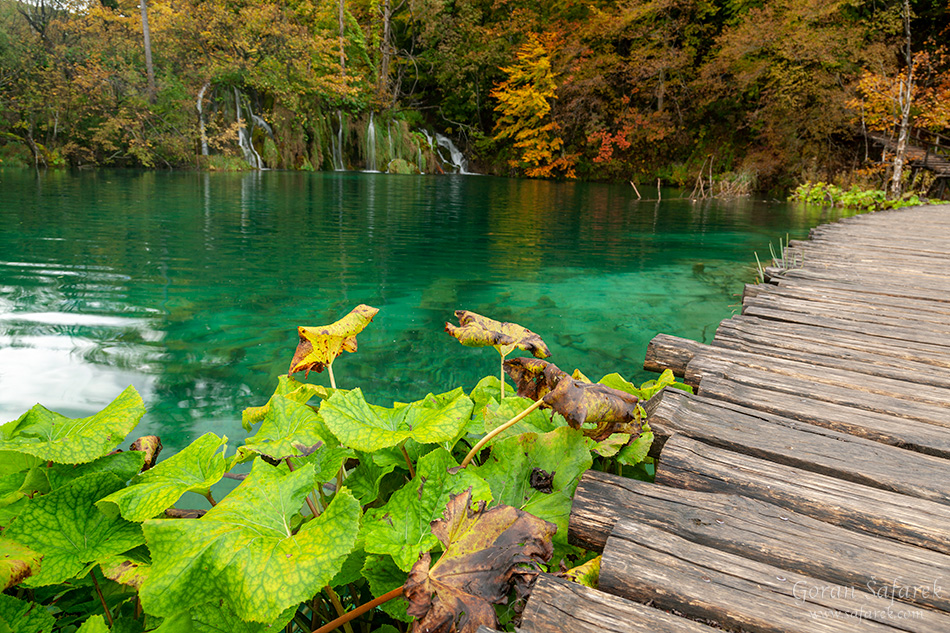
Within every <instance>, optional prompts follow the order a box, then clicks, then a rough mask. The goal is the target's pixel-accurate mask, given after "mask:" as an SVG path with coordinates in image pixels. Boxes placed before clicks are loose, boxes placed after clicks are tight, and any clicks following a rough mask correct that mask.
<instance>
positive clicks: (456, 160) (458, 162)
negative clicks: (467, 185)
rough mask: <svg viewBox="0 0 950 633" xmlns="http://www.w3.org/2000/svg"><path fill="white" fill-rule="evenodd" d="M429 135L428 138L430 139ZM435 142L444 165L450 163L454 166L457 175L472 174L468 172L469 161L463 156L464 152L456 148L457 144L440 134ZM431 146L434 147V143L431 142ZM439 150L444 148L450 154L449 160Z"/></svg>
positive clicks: (436, 135)
mask: <svg viewBox="0 0 950 633" xmlns="http://www.w3.org/2000/svg"><path fill="white" fill-rule="evenodd" d="M428 136H429V135H428V134H426V137H427V138H428ZM435 142H436V144H437V147H436V151H437V152H438V154H439V158H441V159H442V162H443V163H448V164H449V165H451V166H452V169H454V170H455V173H457V174H468V173H471V172H469V171H468V161H467V160H465V157H464V156H462V151H461V150H460V149H459V148H457V147H456V146H455V143H453V142H452V139H450V138H449V137H447V136H443V135H441V134H439V133H438V132H436V133H435ZM429 145H430V146H431V145H432V141H429ZM439 148H444V149H445V150H446V151H448V153H449V160H446V159H445V155H444V154H442V150H441V149H439Z"/></svg>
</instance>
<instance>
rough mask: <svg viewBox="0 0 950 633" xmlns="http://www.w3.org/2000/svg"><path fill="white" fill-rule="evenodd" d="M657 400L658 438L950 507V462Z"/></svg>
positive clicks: (673, 395)
mask: <svg viewBox="0 0 950 633" xmlns="http://www.w3.org/2000/svg"><path fill="white" fill-rule="evenodd" d="M657 399H658V400H659V402H658V403H657V404H656V405H654V408H653V411H652V412H651V414H650V418H649V420H650V427H651V428H652V429H653V431H654V433H655V434H656V435H657V436H663V437H669V436H670V435H672V434H673V433H682V434H684V435H687V436H689V437H692V438H694V439H697V440H701V441H703V442H705V443H707V444H710V445H713V446H718V447H720V448H725V449H729V450H732V451H736V452H739V453H743V454H745V455H751V456H754V457H759V458H761V459H767V460H769V461H772V462H775V463H777V464H785V465H788V466H794V467H796V468H800V469H802V470H807V471H810V472H814V473H821V474H824V475H828V476H831V477H836V478H838V479H843V480H846V481H850V482H855V483H859V484H864V485H866V486H872V487H875V488H880V489H882V490H890V491H892V492H897V493H901V494H905V495H910V496H914V497H919V498H921V499H929V500H931V501H935V502H938V503H945V504H950V462H948V461H947V460H944V459H941V458H939V457H934V456H932V455H921V454H917V453H913V452H910V451H905V450H903V449H900V448H897V447H895V446H888V445H886V444H880V443H878V442H873V441H871V440H867V439H864V438H861V437H855V436H853V435H848V434H846V433H840V432H838V431H834V430H831V429H826V428H823V427H819V426H815V425H812V424H808V423H804V422H799V421H797V420H789V419H787V418H782V417H779V416H775V415H772V414H769V413H765V412H759V411H755V410H752V409H747V408H744V407H740V406H737V405H731V404H729V403H720V402H717V401H715V400H709V399H707V398H702V397H697V396H690V395H688V394H686V393H683V392H678V391H676V390H675V389H672V390H671V389H667V390H664V392H663V393H662V394H660V395H658V396H657ZM948 435H950V432H948ZM664 452H665V448H664V449H663V452H661V456H662V455H663V453H664Z"/></svg>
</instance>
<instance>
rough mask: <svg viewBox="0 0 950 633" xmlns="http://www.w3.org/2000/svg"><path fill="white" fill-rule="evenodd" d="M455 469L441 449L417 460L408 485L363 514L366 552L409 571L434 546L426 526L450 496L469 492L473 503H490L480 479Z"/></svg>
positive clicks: (449, 458) (437, 514) (466, 470)
mask: <svg viewBox="0 0 950 633" xmlns="http://www.w3.org/2000/svg"><path fill="white" fill-rule="evenodd" d="M457 467H458V463H457V462H456V461H455V460H454V459H453V458H452V455H451V454H450V453H449V452H448V451H446V450H445V449H442V448H437V449H435V450H434V451H432V452H431V453H429V454H428V455H426V456H425V457H423V458H422V459H420V460H419V463H418V465H417V466H416V476H415V477H413V479H412V481H410V482H409V483H407V484H406V485H405V486H403V487H402V488H400V489H399V490H397V491H396V492H395V493H393V495H392V496H391V497H390V498H389V501H388V502H387V503H386V505H384V506H383V507H381V508H376V509H373V510H370V511H369V512H367V513H366V517H365V518H364V520H363V537H364V539H365V541H366V551H367V552H370V553H373V554H389V555H390V556H392V557H393V560H394V561H396V564H397V565H398V566H399V568H400V569H402V570H403V571H409V569H411V568H412V565H413V564H414V563H415V562H416V559H418V558H419V554H420V553H422V552H427V551H429V550H430V549H432V547H434V546H435V545H437V544H438V539H436V537H435V536H434V535H433V534H432V532H431V530H430V529H429V524H430V523H431V522H432V521H434V520H435V519H437V518H439V517H440V516H442V512H443V511H445V504H446V503H448V501H449V497H450V496H451V495H453V494H457V493H459V492H462V491H463V490H467V489H469V488H472V496H473V498H474V499H475V500H477V501H487V500H489V499H491V491H490V490H489V487H488V484H487V483H485V481H484V480H483V479H481V478H480V477H478V476H477V475H476V474H475V473H473V472H470V471H469V470H468V469H463V470H461V471H457V470H456V469H457ZM450 469H452V472H450Z"/></svg>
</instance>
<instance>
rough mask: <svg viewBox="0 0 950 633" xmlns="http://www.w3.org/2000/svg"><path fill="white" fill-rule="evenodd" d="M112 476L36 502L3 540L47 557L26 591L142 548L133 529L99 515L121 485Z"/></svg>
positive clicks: (93, 477) (97, 476)
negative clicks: (104, 502)
mask: <svg viewBox="0 0 950 633" xmlns="http://www.w3.org/2000/svg"><path fill="white" fill-rule="evenodd" d="M123 483H124V482H123V481H121V480H120V479H119V478H118V477H116V476H115V475H114V474H112V473H92V474H90V475H86V476H85V477H81V478H79V479H77V480H75V481H73V482H72V483H70V484H68V485H66V486H64V487H62V488H60V489H59V490H54V491H53V492H51V493H49V494H48V495H44V496H42V497H37V498H36V499H33V500H32V501H31V502H30V503H29V505H27V506H26V508H25V509H24V510H23V512H21V513H20V515H19V516H18V517H17V518H16V519H15V520H14V521H13V523H11V524H10V527H8V528H7V529H6V531H5V532H4V534H3V535H4V536H5V537H6V538H9V539H13V540H14V541H17V542H19V543H22V544H23V545H26V546H28V547H29V548H30V549H32V550H34V551H36V552H39V553H40V554H42V555H43V563H42V566H41V568H40V571H39V573H38V574H34V575H33V576H31V577H30V578H28V579H27V580H26V582H25V584H26V585H28V586H33V587H36V586H42V585H51V584H55V583H59V582H62V581H64V580H68V579H69V578H74V577H76V576H78V575H81V574H84V573H86V572H87V571H88V570H89V569H90V568H91V567H92V566H93V565H95V563H96V562H98V561H99V560H100V559H104V558H106V557H108V556H110V555H112V554H118V553H120V552H124V551H126V550H128V549H131V548H133V547H135V546H136V545H139V544H141V543H142V542H144V539H143V538H142V530H141V528H140V527H139V526H138V525H137V524H135V523H129V522H128V521H125V520H123V519H121V518H110V517H107V516H106V515H104V514H102V513H101V512H99V510H98V509H96V506H95V503H96V501H98V500H99V499H102V498H103V497H105V496H107V495H109V494H110V493H112V492H115V491H116V490H117V489H119V488H121V487H122V485H123Z"/></svg>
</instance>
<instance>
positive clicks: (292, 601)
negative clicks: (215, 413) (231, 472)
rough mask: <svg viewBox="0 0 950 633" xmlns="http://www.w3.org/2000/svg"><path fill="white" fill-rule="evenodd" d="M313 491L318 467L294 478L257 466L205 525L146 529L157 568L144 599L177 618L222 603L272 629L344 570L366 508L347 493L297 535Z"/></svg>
mask: <svg viewBox="0 0 950 633" xmlns="http://www.w3.org/2000/svg"><path fill="white" fill-rule="evenodd" d="M312 486H313V467H312V466H310V465H309V464H308V465H305V466H303V467H301V468H299V469H297V470H295V471H293V472H291V473H285V472H283V471H282V470H280V469H277V468H273V467H271V466H269V465H267V464H265V463H264V462H262V461H261V460H256V461H255V462H254V466H253V467H252V469H251V472H250V474H249V475H248V477H247V478H246V479H245V480H244V481H243V482H241V485H239V486H238V487H237V488H235V489H234V490H233V491H232V492H231V493H230V494H229V495H228V496H227V497H225V498H224V499H223V500H222V501H221V502H220V503H218V505H216V506H215V507H213V508H211V510H209V511H208V513H207V514H205V515H204V516H203V517H201V518H200V519H194V520H188V521H169V520H167V519H165V520H162V519H159V520H150V521H146V522H145V524H144V526H143V527H144V529H145V537H146V539H147V541H148V546H149V550H150V551H151V553H152V567H151V569H150V570H149V574H148V579H147V580H146V581H145V584H143V585H142V588H141V590H140V591H139V596H140V597H141V600H142V606H143V607H144V608H145V610H146V611H147V612H148V613H152V614H154V615H159V616H163V617H167V616H172V615H175V614H176V613H179V612H181V611H182V610H187V609H189V608H190V607H192V606H197V605H202V604H204V603H207V602H216V601H222V603H223V605H224V606H225V607H227V609H229V610H232V611H233V612H234V613H235V614H236V615H237V616H238V617H240V618H242V619H244V620H248V621H252V622H273V621H274V620H276V619H277V618H278V617H279V616H280V615H281V614H282V613H283V612H284V611H285V610H286V609H288V608H289V607H291V606H293V605H296V604H299V603H300V602H302V601H304V600H308V599H309V598H310V597H311V596H313V595H314V594H316V593H317V592H318V591H319V590H320V589H321V588H322V587H324V586H326V584H327V582H328V581H329V580H330V579H331V578H332V577H333V576H334V575H335V574H336V573H337V572H339V571H340V568H341V566H342V565H343V561H344V560H345V559H346V557H347V555H348V554H349V553H350V551H351V550H352V549H353V546H354V544H355V543H356V537H357V533H358V531H359V530H358V528H359V517H360V507H359V503H358V502H357V501H356V499H354V498H353V495H351V494H350V493H349V491H347V490H346V489H345V488H343V489H341V490H339V491H338V492H337V493H336V495H334V497H333V501H332V502H331V503H330V504H329V506H328V507H327V509H326V510H325V511H324V512H323V514H321V515H320V516H319V517H317V518H316V519H314V520H312V521H309V522H308V523H305V524H303V526H301V527H300V529H299V530H298V531H297V532H296V533H295V532H294V531H293V529H292V528H291V519H292V517H293V515H294V514H295V513H296V512H297V511H298V510H299V508H300V506H301V505H302V504H303V501H304V497H305V496H306V495H307V493H308V492H309V491H310V490H311V488H312Z"/></svg>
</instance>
